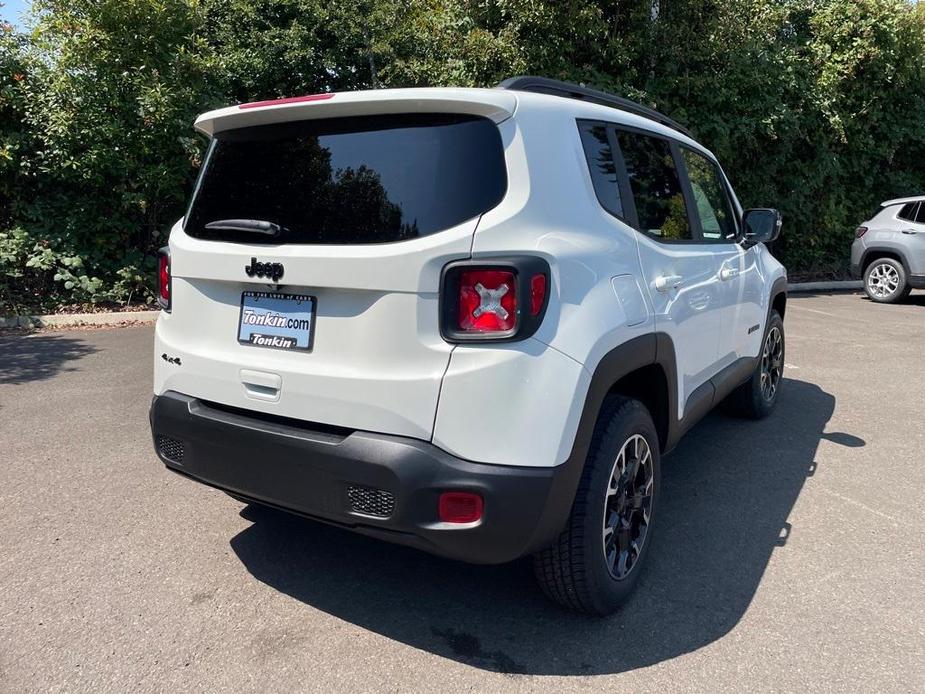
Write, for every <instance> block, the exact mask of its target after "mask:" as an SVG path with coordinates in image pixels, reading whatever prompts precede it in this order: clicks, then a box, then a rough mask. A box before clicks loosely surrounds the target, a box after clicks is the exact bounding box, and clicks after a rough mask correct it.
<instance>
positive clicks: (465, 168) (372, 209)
mask: <svg viewBox="0 0 925 694" xmlns="http://www.w3.org/2000/svg"><path fill="white" fill-rule="evenodd" d="M506 189H507V171H506V167H505V163H504V149H503V146H502V144H501V135H500V133H499V132H498V128H497V126H495V124H494V123H493V122H492V121H490V120H487V119H485V118H478V117H471V116H462V115H452V114H409V115H402V116H395V115H391V116H365V117H356V118H338V119H327V120H314V121H298V122H295V123H282V124H274V125H264V126H258V127H253V128H242V129H238V130H229V131H226V132H221V133H219V134H218V135H217V136H216V137H215V139H214V140H213V142H212V145H211V147H210V151H209V155H208V158H207V160H206V164H205V167H204V169H203V172H202V174H201V177H200V180H199V184H198V186H197V190H196V193H195V195H194V198H193V201H192V204H191V206H190V210H189V213H188V215H187V218H186V226H185V230H186V233H187V234H189V235H190V236H193V237H196V238H202V239H212V240H220V241H232V242H240V243H271V244H279V243H303V244H365V243H386V242H391V241H403V240H406V239H412V238H416V237H419V236H427V235H429V234H433V233H435V232H438V231H442V230H444V229H448V228H450V227H453V226H456V225H457V224H460V223H462V222H464V221H466V220H468V219H472V218H474V217H477V216H478V215H480V214H482V213H483V212H485V211H487V210H489V209H491V208H492V207H494V206H495V205H497V204H498V203H499V202H500V201H501V199H502V198H503V197H504V193H505V191H506ZM222 220H253V221H255V222H269V223H271V224H272V225H278V226H279V227H281V231H279V233H278V235H276V236H273V235H268V234H266V233H258V232H255V231H247V230H240V229H234V228H231V229H229V228H224V229H214V228H213V229H209V228H207V227H206V225H207V224H209V223H210V222H212V223H215V222H221V221H222ZM224 226H229V225H224ZM230 226H232V227H233V226H235V225H234V224H231V225H230Z"/></svg>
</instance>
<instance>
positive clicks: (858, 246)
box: [851, 239, 864, 278]
mask: <svg viewBox="0 0 925 694" xmlns="http://www.w3.org/2000/svg"><path fill="white" fill-rule="evenodd" d="M863 257H864V242H863V241H862V240H861V239H855V240H854V242H853V243H852V244H851V276H852V277H855V278H860V277H861V260H862V259H863Z"/></svg>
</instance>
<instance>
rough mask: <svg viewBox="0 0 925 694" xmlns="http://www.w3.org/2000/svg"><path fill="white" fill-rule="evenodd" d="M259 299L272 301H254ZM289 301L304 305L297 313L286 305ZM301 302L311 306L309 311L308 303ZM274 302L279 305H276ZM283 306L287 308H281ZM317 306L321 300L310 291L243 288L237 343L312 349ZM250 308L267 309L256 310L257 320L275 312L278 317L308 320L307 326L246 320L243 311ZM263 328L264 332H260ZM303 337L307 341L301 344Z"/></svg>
mask: <svg viewBox="0 0 925 694" xmlns="http://www.w3.org/2000/svg"><path fill="white" fill-rule="evenodd" d="M248 299H251V300H252V303H248ZM260 299H268V300H269V301H268V302H267V305H266V306H261V307H257V306H255V305H254V304H256V303H257V302H259V301H260ZM281 302H282V303H281ZM290 302H291V303H292V304H293V308H300V309H301V310H300V311H298V312H296V314H295V316H293V315H292V313H293V312H292V311H291V310H290V307H288V306H286V304H289V303H290ZM301 304H307V307H308V310H307V311H306V310H305V307H303V306H301ZM274 305H275V306H276V307H277V308H274ZM280 306H282V307H284V308H282V310H279V307H280ZM317 306H318V300H317V299H316V298H315V297H314V296H311V295H308V294H282V293H279V292H257V291H244V292H241V306H240V310H239V311H238V335H237V337H238V344H241V345H246V346H248V347H260V348H261V349H279V350H283V351H286V352H311V351H312V347H313V346H314V342H315V321H316V317H317ZM248 308H251V309H255V308H259V309H262V310H263V311H264V312H263V313H261V312H259V311H254V313H255V315H256V316H258V320H259V316H261V315H268V314H269V313H273V314H275V317H277V318H281V319H283V320H287V321H288V320H302V321H308V328H307V329H305V328H301V327H298V328H291V327H287V326H274V325H269V326H266V325H264V324H259V323H245V322H244V313H245V310H246V309H248ZM261 330H262V331H263V332H261ZM293 333H294V334H293ZM255 337H256V338H263V340H261V341H255ZM303 338H304V342H305V344H304V345H300V344H299V343H300V342H302V341H303ZM289 341H291V345H290V344H286V343H288V342H289ZM281 343H282V344H281Z"/></svg>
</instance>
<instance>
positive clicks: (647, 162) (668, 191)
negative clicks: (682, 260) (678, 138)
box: [617, 130, 693, 241]
mask: <svg viewBox="0 0 925 694" xmlns="http://www.w3.org/2000/svg"><path fill="white" fill-rule="evenodd" d="M617 139H618V141H619V144H620V150H621V152H622V154H623V160H624V162H625V164H626V174H627V177H628V178H629V182H630V189H631V190H632V192H633V200H634V201H635V203H636V215H637V217H638V219H639V229H640V230H641V231H642V232H644V233H645V234H648V235H649V236H652V237H654V238H656V239H659V240H661V241H682V240H690V239H692V238H693V233H692V231H691V226H690V222H689V220H688V217H687V205H686V204H685V203H684V193H683V192H682V188H681V180H680V177H679V176H678V170H677V167H676V166H675V161H674V156H673V155H672V153H671V145H670V144H669V143H668V141H667V140H663V139H661V138H656V137H650V136H648V135H641V134H639V133H636V132H630V131H625V130H617Z"/></svg>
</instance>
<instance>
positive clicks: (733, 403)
mask: <svg viewBox="0 0 925 694" xmlns="http://www.w3.org/2000/svg"><path fill="white" fill-rule="evenodd" d="M778 336H779V341H778ZM778 344H779V346H780V348H779V350H778V349H777V345H778ZM785 355H786V341H785V339H784V321H783V319H782V318H781V317H780V314H779V313H778V312H777V311H774V310H772V311H771V316H770V318H769V320H768V327H767V329H766V330H765V331H764V339H763V340H762V342H761V352H760V353H759V354H758V363H757V364H756V365H755V370H754V372H752V375H751V376H750V377H749V379H748V380H747V381H746V382H745V383H743V384H742V385H740V386H739V387H738V388H736V389H735V390H734V391H732V393H730V394H729V397H727V398H726V400H725V402H724V403H723V409H725V410H726V412H727V413H729V414H731V415H735V416H738V417H746V418H748V419H764V418H765V417H767V416H768V415H769V414H771V412H772V411H773V410H774V405H776V404H777V399H778V397H779V396H780V389H781V386H782V385H783V381H784V356H785Z"/></svg>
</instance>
